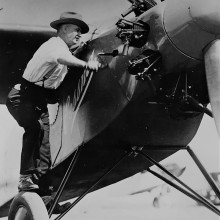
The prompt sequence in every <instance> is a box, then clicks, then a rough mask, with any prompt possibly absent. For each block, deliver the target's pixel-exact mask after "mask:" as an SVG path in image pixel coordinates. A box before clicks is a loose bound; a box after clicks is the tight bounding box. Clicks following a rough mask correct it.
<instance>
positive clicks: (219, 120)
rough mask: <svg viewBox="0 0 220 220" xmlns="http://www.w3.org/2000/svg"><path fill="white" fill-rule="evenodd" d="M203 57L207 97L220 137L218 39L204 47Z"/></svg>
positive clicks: (219, 49)
mask: <svg viewBox="0 0 220 220" xmlns="http://www.w3.org/2000/svg"><path fill="white" fill-rule="evenodd" d="M204 58H205V70H206V79H207V83H208V91H209V99H210V103H211V107H212V112H213V116H214V120H215V125H216V127H217V131H218V135H219V137H220V40H215V41H213V42H212V43H211V44H209V45H208V46H207V47H206V48H205V51H204Z"/></svg>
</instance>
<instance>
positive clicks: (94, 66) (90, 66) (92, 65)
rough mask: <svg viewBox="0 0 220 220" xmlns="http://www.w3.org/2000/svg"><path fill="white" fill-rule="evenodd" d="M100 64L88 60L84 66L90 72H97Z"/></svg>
mask: <svg viewBox="0 0 220 220" xmlns="http://www.w3.org/2000/svg"><path fill="white" fill-rule="evenodd" d="M99 67H100V63H99V62H98V61H96V60H89V61H88V62H87V64H86V68H87V69H90V70H95V71H98V69H99Z"/></svg>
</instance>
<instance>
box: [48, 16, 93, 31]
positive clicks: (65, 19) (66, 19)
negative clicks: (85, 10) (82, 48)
mask: <svg viewBox="0 0 220 220" xmlns="http://www.w3.org/2000/svg"><path fill="white" fill-rule="evenodd" d="M61 24H75V25H77V26H78V27H80V28H81V33H82V34H85V33H87V32H88V31H89V26H88V25H87V24H86V23H85V22H84V21H83V20H82V15H80V14H78V13H75V12H63V13H62V14H61V15H60V19H58V20H56V21H53V22H51V23H50V26H51V27H52V28H54V29H58V28H59V26H60V25H61Z"/></svg>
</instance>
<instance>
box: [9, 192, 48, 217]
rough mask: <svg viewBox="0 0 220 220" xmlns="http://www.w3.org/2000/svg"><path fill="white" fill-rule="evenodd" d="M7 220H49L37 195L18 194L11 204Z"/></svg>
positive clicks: (31, 193) (32, 193) (29, 193)
mask: <svg viewBox="0 0 220 220" xmlns="http://www.w3.org/2000/svg"><path fill="white" fill-rule="evenodd" d="M8 220H49V216H48V212H47V209H46V207H45V205H44V202H43V200H42V199H41V197H40V196H39V195H38V194H37V193H34V192H20V193H18V194H17V195H16V196H15V198H14V199H13V201H12V203H11V206H10V209H9V214H8Z"/></svg>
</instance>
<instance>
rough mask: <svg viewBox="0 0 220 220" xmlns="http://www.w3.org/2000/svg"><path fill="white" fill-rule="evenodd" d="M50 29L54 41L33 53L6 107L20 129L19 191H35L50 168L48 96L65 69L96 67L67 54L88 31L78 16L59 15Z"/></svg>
mask: <svg viewBox="0 0 220 220" xmlns="http://www.w3.org/2000/svg"><path fill="white" fill-rule="evenodd" d="M50 25H51V27H52V28H54V29H56V30H57V37H52V38H50V39H49V40H48V41H47V42H45V43H44V44H42V45H41V46H40V48H39V49H38V50H37V51H36V53H35V54H34V56H33V57H32V59H31V60H30V61H29V63H28V64H27V67H26V69H25V71H24V74H23V76H22V81H21V84H17V85H15V86H14V88H12V90H11V91H10V93H9V95H8V99H7V103H6V105H7V107H8V110H9V112H10V113H11V115H12V116H13V117H14V118H15V119H16V121H17V122H18V124H19V125H20V126H21V127H23V128H24V135H23V143H22V153H21V167H20V179H19V185H18V189H19V191H29V190H38V189H39V186H38V183H39V179H40V178H42V176H43V175H44V174H45V173H46V172H47V171H48V170H49V168H50V166H51V155H50V144H49V118H48V110H47V104H48V102H49V99H48V97H49V96H48V94H51V92H53V91H55V90H56V89H57V88H58V87H59V86H60V84H61V83H62V81H63V79H64V78H65V76H66V74H67V66H76V67H81V68H88V69H91V70H94V71H97V70H98V67H99V63H98V62H97V61H89V62H85V61H83V60H80V59H78V58H76V57H75V56H73V55H72V54H71V52H70V50H69V49H70V48H71V47H72V46H74V45H76V44H77V42H78V41H79V39H80V37H81V34H85V33H87V32H88V31H89V27H88V25H87V24H86V23H85V22H84V21H83V20H82V16H81V15H80V14H77V13H74V12H65V13H62V14H61V16H60V19H58V20H56V21H53V22H52V23H51V24H50ZM52 94H53V93H52Z"/></svg>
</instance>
